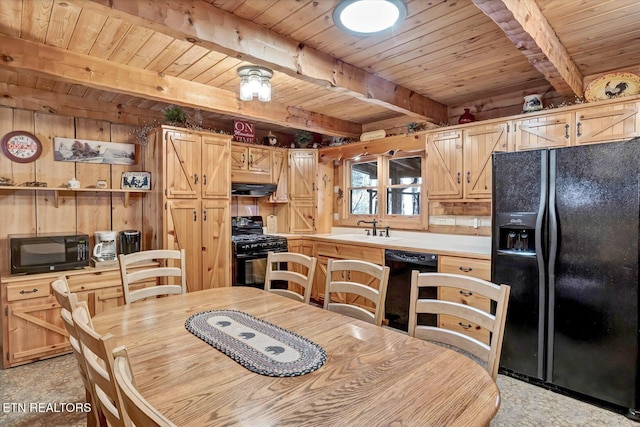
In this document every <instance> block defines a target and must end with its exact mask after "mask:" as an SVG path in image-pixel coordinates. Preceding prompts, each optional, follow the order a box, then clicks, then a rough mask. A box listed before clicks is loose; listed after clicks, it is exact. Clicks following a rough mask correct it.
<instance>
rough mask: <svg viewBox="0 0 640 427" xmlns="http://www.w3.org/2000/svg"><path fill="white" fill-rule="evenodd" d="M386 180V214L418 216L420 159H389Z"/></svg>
mask: <svg viewBox="0 0 640 427" xmlns="http://www.w3.org/2000/svg"><path fill="white" fill-rule="evenodd" d="M387 169H388V180H387V213H388V214H389V215H420V188H421V187H422V159H421V158H420V157H406V158H403V159H389V161H388V168H387Z"/></svg>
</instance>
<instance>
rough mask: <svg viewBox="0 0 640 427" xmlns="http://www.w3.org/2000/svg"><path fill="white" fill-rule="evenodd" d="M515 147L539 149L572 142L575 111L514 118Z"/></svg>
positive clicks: (519, 149) (517, 149)
mask: <svg viewBox="0 0 640 427" xmlns="http://www.w3.org/2000/svg"><path fill="white" fill-rule="evenodd" d="M513 125H514V132H515V149H516V151H521V150H537V149H540V148H557V147H564V146H567V145H570V144H571V140H572V133H573V129H574V128H575V115H574V113H573V112H571V111H568V112H557V113H547V114H538V113H536V115H535V116H532V117H530V118H528V117H525V118H521V119H517V120H514V122H513Z"/></svg>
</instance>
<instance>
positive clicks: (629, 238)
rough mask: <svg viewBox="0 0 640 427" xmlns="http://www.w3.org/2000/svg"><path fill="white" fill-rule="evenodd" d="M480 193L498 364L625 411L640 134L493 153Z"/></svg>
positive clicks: (634, 303)
mask: <svg viewBox="0 0 640 427" xmlns="http://www.w3.org/2000/svg"><path fill="white" fill-rule="evenodd" d="M492 197H493V200H492V202H493V203H492V210H493V212H492V214H493V215H492V223H493V224H492V226H493V230H492V231H493V233H492V236H493V238H492V281H493V282H495V283H506V284H509V285H510V286H511V295H510V299H509V308H508V313H507V322H506V327H505V335H504V343H503V349H502V355H501V361H500V366H501V368H502V370H503V372H505V373H507V374H512V375H514V376H516V377H521V378H524V379H531V380H532V382H538V383H546V384H547V385H551V386H553V388H558V389H560V390H562V391H568V392H569V393H570V394H575V396H576V397H581V396H582V397H587V398H594V399H596V401H602V402H606V403H608V404H611V405H614V406H616V407H620V408H627V409H629V411H628V414H627V415H628V416H629V417H632V418H636V417H637V416H638V413H636V410H637V409H640V408H639V407H640V405H639V404H638V402H639V396H640V393H639V391H640V387H639V385H640V371H639V369H638V365H639V359H638V357H639V354H638V342H639V338H640V334H639V327H640V323H639V314H640V313H639V310H638V305H639V303H638V300H639V296H640V293H639V290H638V285H639V283H638V259H639V253H638V241H639V236H640V232H639V222H640V141H636V140H631V141H626V142H614V143H607V144H594V145H588V146H578V147H566V148H558V149H551V150H536V151H523V152H514V153H495V154H494V155H493V196H492ZM587 400H588V399H587Z"/></svg>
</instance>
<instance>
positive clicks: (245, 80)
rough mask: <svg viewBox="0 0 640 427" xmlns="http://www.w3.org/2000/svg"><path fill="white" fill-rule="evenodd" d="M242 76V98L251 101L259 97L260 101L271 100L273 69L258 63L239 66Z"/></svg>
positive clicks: (239, 72)
mask: <svg viewBox="0 0 640 427" xmlns="http://www.w3.org/2000/svg"><path fill="white" fill-rule="evenodd" d="M238 75H239V76H240V100H241V101H251V100H252V99H253V98H254V97H258V99H259V100H260V101H263V102H267V101H271V81H270V80H269V79H270V78H271V77H272V76H273V71H271V70H269V69H268V68H264V67H260V66H257V65H248V66H243V67H240V68H238Z"/></svg>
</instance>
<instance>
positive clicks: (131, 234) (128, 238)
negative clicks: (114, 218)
mask: <svg viewBox="0 0 640 427" xmlns="http://www.w3.org/2000/svg"><path fill="white" fill-rule="evenodd" d="M140 237H141V233H140V232H139V231H138V230H124V231H121V232H120V253H121V254H124V255H126V254H130V253H133V252H140Z"/></svg>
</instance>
